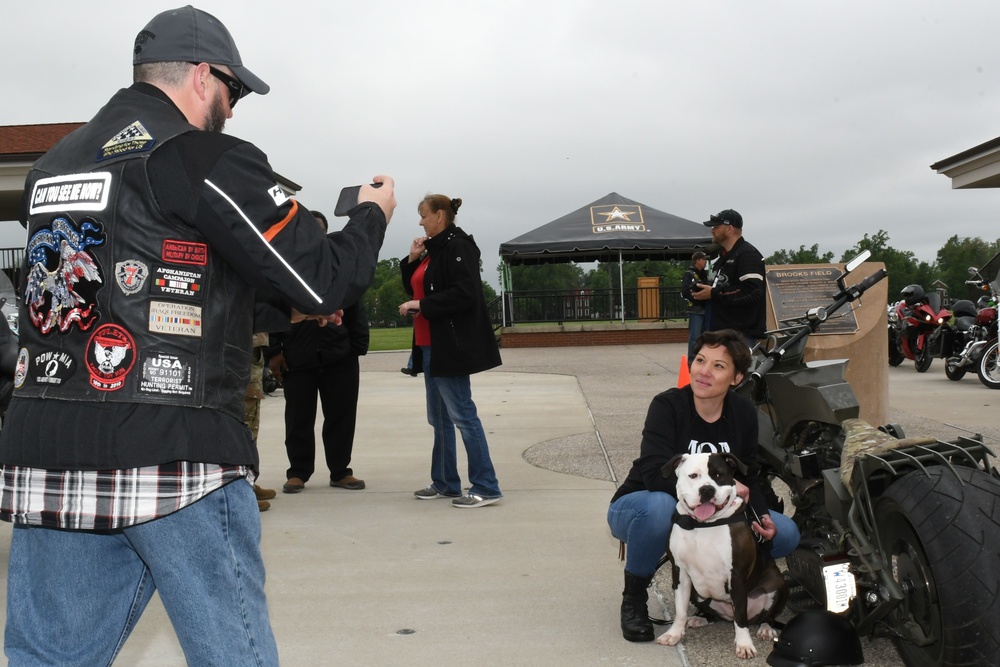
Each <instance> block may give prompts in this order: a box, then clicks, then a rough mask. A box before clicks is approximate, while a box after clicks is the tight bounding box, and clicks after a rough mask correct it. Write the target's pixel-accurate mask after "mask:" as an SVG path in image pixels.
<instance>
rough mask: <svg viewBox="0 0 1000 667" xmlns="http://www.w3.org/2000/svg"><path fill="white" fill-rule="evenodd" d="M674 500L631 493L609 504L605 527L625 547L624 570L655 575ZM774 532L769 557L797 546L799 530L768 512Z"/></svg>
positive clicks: (663, 495)
mask: <svg viewBox="0 0 1000 667" xmlns="http://www.w3.org/2000/svg"><path fill="white" fill-rule="evenodd" d="M676 505H677V499H676V498H674V497H673V496H671V495H670V494H669V493H663V492H662V491H634V492H632V493H628V494H625V495H624V496H622V497H621V498H619V499H618V500H616V501H614V502H613V503H611V507H609V508H608V526H610V527H611V534H612V535H614V537H615V538H616V539H619V540H621V541H622V542H624V543H625V544H627V545H628V549H627V550H626V552H625V571H626V572H631V573H632V574H634V575H636V576H637V577H649V576H651V575H652V574H653V573H655V572H656V563H657V561H659V560H660V557H661V556H662V555H663V554H664V552H665V551H666V550H667V538H668V536H669V535H670V527H671V526H672V525H673V515H674V507H676ZM770 514H771V520H772V521H774V525H775V527H776V528H777V529H778V532H777V534H776V535H775V536H774V540H772V541H771V556H773V557H774V558H781V557H782V556H787V555H788V554H790V553H791V552H792V551H794V550H795V547H797V546H798V545H799V537H800V535H799V528H798V526H796V525H795V522H794V521H792V520H791V519H789V518H788V517H787V516H785V515H784V514H780V513H778V512H773V511H772V512H771V513H770Z"/></svg>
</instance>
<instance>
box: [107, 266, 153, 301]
mask: <svg viewBox="0 0 1000 667" xmlns="http://www.w3.org/2000/svg"><path fill="white" fill-rule="evenodd" d="M148 275H149V267H147V266H146V265H145V264H143V263H142V262H140V261H139V260H137V259H126V260H125V261H124V262H118V263H117V264H115V282H116V283H118V287H119V288H120V289H121V291H122V293H123V294H127V295H131V294H137V293H138V292H139V290H141V289H142V286H143V285H144V284H145V283H146V277H147V276H148Z"/></svg>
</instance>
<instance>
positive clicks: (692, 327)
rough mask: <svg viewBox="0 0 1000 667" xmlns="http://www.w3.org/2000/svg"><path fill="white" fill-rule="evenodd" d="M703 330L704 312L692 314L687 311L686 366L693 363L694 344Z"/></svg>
mask: <svg viewBox="0 0 1000 667" xmlns="http://www.w3.org/2000/svg"><path fill="white" fill-rule="evenodd" d="M704 330H705V312H704V311H702V312H700V313H692V312H690V311H688V356H687V362H688V366H690V365H691V362H692V361H694V343H695V341H696V340H698V336H700V335H701V332H702V331H704Z"/></svg>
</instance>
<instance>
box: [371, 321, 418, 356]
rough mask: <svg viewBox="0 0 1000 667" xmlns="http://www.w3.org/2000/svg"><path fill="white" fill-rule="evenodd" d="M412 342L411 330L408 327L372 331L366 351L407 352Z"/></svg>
mask: <svg viewBox="0 0 1000 667" xmlns="http://www.w3.org/2000/svg"><path fill="white" fill-rule="evenodd" d="M412 342H413V329H411V328H410V327H392V328H387V329H372V330H371V341H370V342H369V344H368V349H369V350H371V351H372V352H378V351H380V350H409V349H410V344H411V343H412Z"/></svg>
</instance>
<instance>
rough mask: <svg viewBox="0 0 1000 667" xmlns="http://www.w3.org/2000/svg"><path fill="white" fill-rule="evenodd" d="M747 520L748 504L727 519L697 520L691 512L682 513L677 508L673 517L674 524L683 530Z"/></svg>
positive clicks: (726, 524)
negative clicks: (706, 521) (707, 521)
mask: <svg viewBox="0 0 1000 667" xmlns="http://www.w3.org/2000/svg"><path fill="white" fill-rule="evenodd" d="M746 520H747V516H746V506H745V505H744V506H743V508H742V509H741V510H740V511H739V512H737V513H736V514H733V515H732V516H729V517H726V518H725V519H719V520H718V521H711V522H709V523H702V522H700V521H695V518H694V517H693V516H691V515H690V514H681V513H680V512H678V511H677V510H674V516H673V518H672V519H671V521H673V525H675V526H677V527H678V528H680V529H681V530H694V529H695V528H711V527H712V526H728V525H731V524H734V523H743V522H745V521H746Z"/></svg>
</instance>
